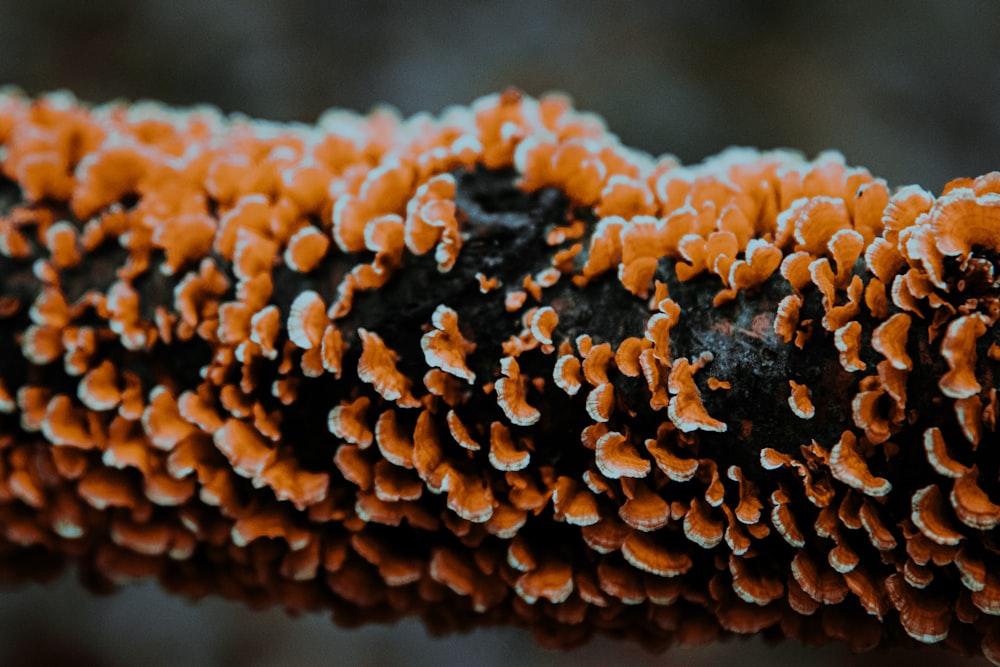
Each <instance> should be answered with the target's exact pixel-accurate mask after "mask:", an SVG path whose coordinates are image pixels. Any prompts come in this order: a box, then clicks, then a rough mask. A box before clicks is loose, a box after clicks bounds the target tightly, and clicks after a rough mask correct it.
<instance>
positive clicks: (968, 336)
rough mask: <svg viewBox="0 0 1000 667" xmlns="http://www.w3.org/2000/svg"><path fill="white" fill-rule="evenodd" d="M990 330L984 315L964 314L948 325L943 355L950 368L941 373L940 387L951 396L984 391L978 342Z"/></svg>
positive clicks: (943, 342)
mask: <svg viewBox="0 0 1000 667" xmlns="http://www.w3.org/2000/svg"><path fill="white" fill-rule="evenodd" d="M985 333H986V322H985V320H984V318H983V316H982V315H980V314H978V313H977V314H975V315H964V316H962V317H959V318H957V319H955V320H954V321H952V322H951V324H949V325H948V330H947V333H945V336H944V340H942V341H941V356H943V357H944V358H945V360H946V361H947V362H948V368H949V371H948V372H947V373H945V374H944V375H942V376H941V379H940V380H939V381H938V386H939V387H940V388H941V393H943V394H944V395H945V396H948V397H950V398H969V397H970V396H973V395H975V394H978V393H979V392H980V390H982V385H980V384H979V381H978V380H976V341H977V340H978V339H979V338H980V337H981V336H982V335H983V334H985Z"/></svg>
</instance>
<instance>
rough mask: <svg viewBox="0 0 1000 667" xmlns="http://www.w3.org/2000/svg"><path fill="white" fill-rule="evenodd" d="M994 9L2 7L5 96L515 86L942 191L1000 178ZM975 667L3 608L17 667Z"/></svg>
mask: <svg viewBox="0 0 1000 667" xmlns="http://www.w3.org/2000/svg"><path fill="white" fill-rule="evenodd" d="M998 35H1000V2H997V1H996V0H951V1H950V2H947V3H945V2H935V1H933V0H897V1H893V2H879V3H869V2H854V1H841V2H826V1H824V2H810V3H801V2H793V1H774V2H762V1H747V0H719V1H717V2H712V3H708V2H702V3H697V2H683V3H681V2H616V3H611V2H588V1H584V0H563V1H557V2H540V1H535V2H527V1H520V0H507V1H505V2H487V1H472V0H465V1H457V0H439V1H437V2H423V1H416V0H411V1H408V2H405V1H400V2H385V1H371V2H361V1H353V2H339V1H334V2H321V1H311V2H310V1H307V0H290V1H286V2H279V1H277V0H274V1H268V0H247V1H244V2H240V3H238V4H237V3H231V2H226V1H224V0H173V1H171V2H158V1H156V0H105V1H103V2H80V1H79V0H23V1H19V0H0V84H13V85H16V86H19V87H20V88H22V89H23V90H25V91H26V92H27V93H29V94H32V95H37V94H39V93H42V92H45V91H49V90H54V89H60V88H65V89H69V90H71V91H73V92H74V93H75V94H76V95H77V96H78V97H79V98H81V99H82V100H85V101H88V102H94V103H99V102H106V101H109V100H112V99H116V98H123V99H127V100H138V99H143V98H151V99H157V100H161V101H163V102H166V103H168V104H171V105H191V104H199V103H209V104H213V105H216V106H218V107H220V108H221V109H222V110H224V111H226V112H236V111H238V112H242V113H245V114H248V115H251V116H255V117H262V118H269V119H274V120H286V121H287V120H298V121H305V122H311V121H313V120H315V119H316V117H317V116H318V115H319V114H320V113H321V112H322V111H323V110H324V109H327V108H329V107H346V108H350V109H355V110H358V111H365V110H367V109H369V108H370V107H371V106H372V105H374V104H377V103H390V104H392V105H395V106H396V107H398V108H399V109H400V110H401V111H402V112H403V113H404V114H412V113H414V112H417V111H431V112H435V113H437V112H439V111H441V110H442V109H443V108H444V107H446V106H448V105H450V104H467V103H469V102H470V101H472V100H473V99H475V98H476V97H478V96H480V95H483V94H486V93H490V92H495V91H498V90H501V89H503V88H504V87H506V86H508V85H517V86H520V87H521V88H523V89H524V90H526V91H527V92H528V93H530V94H533V95H538V94H540V93H542V92H545V91H548V90H562V91H565V92H567V93H569V94H570V95H571V96H572V97H573V98H574V100H575V101H576V104H577V106H578V107H579V108H581V109H587V110H591V111H595V112H597V113H598V114H600V115H602V116H603V117H604V118H605V119H606V120H607V122H608V125H609V127H610V128H611V130H612V131H613V132H615V133H617V134H618V135H619V136H620V137H621V138H622V140H623V141H624V142H625V143H626V144H629V145H632V146H636V147H639V148H642V149H644V150H646V151H648V152H650V153H653V154H660V153H673V154H675V155H677V156H678V157H679V158H681V159H682V160H683V161H684V162H686V163H690V162H697V161H700V160H701V159H703V158H705V157H706V156H709V155H712V154H714V153H717V152H719V151H720V150H722V149H723V148H725V147H726V146H729V145H733V144H737V145H750V146H758V147H760V148H774V147H790V148H796V149H799V150H801V151H803V152H804V153H806V154H807V155H809V156H813V155H815V154H816V153H818V152H819V151H821V150H824V149H828V148H835V149H838V150H840V151H842V152H843V153H844V154H845V156H846V157H847V160H848V162H849V163H851V164H855V165H862V166H865V167H867V168H869V169H870V170H871V171H872V173H874V174H875V175H876V176H881V177H884V178H886V179H887V180H888V182H889V183H890V185H904V184H909V183H917V184H920V185H922V186H924V187H925V188H929V189H931V190H934V191H939V190H940V189H941V187H942V186H943V185H944V184H945V183H946V182H947V181H948V180H950V179H952V178H955V177H959V176H974V175H978V174H981V173H984V172H987V171H991V170H994V169H997V168H1000V111H998V110H1000V39H998ZM733 659H738V660H739V661H740V663H741V664H742V665H755V664H762V665H763V664H787V663H790V662H792V661H799V662H804V663H806V664H809V665H841V664H847V663H851V664H854V665H868V664H870V665H875V664H881V663H883V662H884V661H886V660H892V659H903V660H906V661H907V662H908V663H909V665H910V667H918V666H920V665H945V664H956V665H978V664H984V663H982V661H971V660H964V659H958V658H952V657H950V656H948V655H947V654H945V653H942V652H940V651H937V650H933V649H925V650H921V651H917V652H913V651H909V652H893V653H890V654H885V653H882V654H877V655H873V656H872V655H870V656H864V657H862V658H860V659H859V658H855V657H853V656H851V655H850V654H849V653H848V652H847V651H846V650H844V649H842V648H839V647H836V646H831V647H825V648H823V649H805V648H802V647H799V646H796V645H791V644H789V645H782V646H779V647H770V646H765V645H764V644H763V643H762V642H761V641H758V640H751V641H749V642H740V643H729V644H722V645H718V646H712V647H703V648H698V649H685V650H674V651H671V652H669V653H667V654H664V655H660V656H653V655H649V654H646V653H644V652H643V651H641V650H640V649H638V648H636V647H633V646H628V645H620V644H615V643H613V642H609V641H597V642H595V643H593V644H592V645H590V646H588V647H586V648H584V649H583V650H579V651H576V652H573V653H568V654H565V653H552V652H547V651H543V650H542V649H539V648H537V647H535V646H534V644H533V643H532V642H531V639H530V637H529V636H528V635H527V634H525V633H523V632H520V631H513V630H482V631H478V632H475V633H473V634H471V635H466V636H460V637H451V638H445V639H434V638H430V637H428V636H427V634H426V633H425V632H424V630H423V628H422V626H420V625H419V624H417V623H413V622H411V623H403V624H400V625H397V626H392V627H370V628H365V629H361V630H342V629H339V628H336V627H334V626H333V625H332V624H331V622H330V621H329V619H328V618H326V617H323V616H312V617H305V618H298V619H294V618H290V617H288V616H286V615H285V614H283V613H282V612H280V611H277V610H272V611H270V612H263V613H259V612H251V611H249V610H247V609H245V608H243V607H242V606H240V605H238V604H236V603H230V602H224V601H220V600H214V601H203V602H200V603H197V604H192V603H189V602H187V601H184V600H179V599H173V598H169V597H167V596H165V595H163V594H161V593H160V592H159V591H158V589H157V588H156V587H155V586H152V585H140V586H136V587H133V588H130V589H128V590H126V591H124V592H122V593H120V594H118V595H115V596H111V597H106V598H98V597H92V596H90V595H88V594H86V593H84V592H83V591H82V590H81V589H80V588H79V587H78V586H77V585H76V584H75V583H74V581H73V580H72V578H71V577H66V578H64V579H63V580H62V581H60V582H58V583H56V584H54V585H50V586H47V587H39V586H29V587H24V588H21V589H17V590H13V591H3V592H0V664H3V665H49V664H69V663H72V664H76V665H192V666H193V665H326V664H334V663H336V664H347V665H396V664H425V663H437V664H442V665H450V664H468V663H477V664H478V665H479V666H480V667H490V666H492V665H508V664H524V665H529V664H554V665H569V664H573V665H585V664H658V665H672V666H686V665H692V666H693V665H718V664H722V663H723V662H724V661H727V660H733Z"/></svg>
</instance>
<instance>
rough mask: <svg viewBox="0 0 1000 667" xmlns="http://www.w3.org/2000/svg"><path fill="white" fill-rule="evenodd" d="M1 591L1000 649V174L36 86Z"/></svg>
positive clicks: (9, 270)
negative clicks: (62, 585)
mask: <svg viewBox="0 0 1000 667" xmlns="http://www.w3.org/2000/svg"><path fill="white" fill-rule="evenodd" d="M0 145H2V147H3V153H2V156H3V162H2V174H3V177H2V180H0V349H2V350H3V351H4V352H3V353H2V354H0V574H2V577H3V579H4V580H5V581H9V582H16V581H21V580H25V579H30V578H45V577H49V576H53V575H54V574H55V573H56V572H58V571H59V570H60V569H61V568H62V567H63V566H65V565H67V564H74V565H76V566H78V567H79V569H80V571H81V573H82V575H83V577H84V579H85V580H86V581H87V582H88V584H90V585H91V586H93V587H95V588H97V589H101V590H103V589H109V588H112V587H114V586H115V585H116V584H118V583H121V582H124V581H127V580H130V579H133V578H145V577H155V578H158V579H160V580H161V581H162V582H163V584H164V585H165V586H167V587H168V588H170V589H171V590H177V591H179V592H181V593H183V594H187V595H193V596H201V595H208V594H219V595H226V596H232V597H240V598H244V599H246V600H248V601H249V602H250V603H252V604H261V605H268V604H280V605H284V606H286V607H288V608H290V609H295V610H331V611H332V612H333V614H334V618H335V619H336V620H337V621H338V622H341V623H345V624H359V623H364V622H369V621H391V620H393V619H398V618H402V617H405V616H420V617H422V618H423V619H425V621H426V622H427V624H428V626H429V627H430V628H432V629H433V630H434V631H438V632H447V631H454V630H462V629H468V628H472V627H475V626H477V625H484V624H512V625H519V626H524V627H529V628H531V629H532V630H533V631H534V632H535V634H536V635H537V636H538V638H539V639H540V640H541V641H545V642H546V643H549V644H553V645H558V646H572V645H575V644H577V643H580V642H582V641H585V640H586V639H588V638H589V637H591V636H592V635H594V634H595V633H607V634H611V635H614V636H622V637H629V638H633V639H637V640H639V641H642V642H644V643H646V644H648V645H650V646H652V647H665V646H670V645H672V644H675V643H698V642H706V641H712V640H714V639H716V638H719V637H721V636H724V635H726V634H732V633H738V634H749V633H764V634H766V635H767V636H769V637H774V638H780V637H794V638H799V639H801V640H803V641H807V642H810V643H824V642H827V641H831V640H836V641H843V642H846V643H847V644H849V645H850V646H851V647H852V648H853V649H855V650H859V651H860V650H868V649H871V648H874V647H877V646H886V645H899V644H910V645H916V644H918V643H945V644H946V645H948V646H949V647H951V648H953V649H954V650H955V651H957V652H960V653H966V654H980V653H982V654H985V655H986V656H987V657H989V658H990V659H991V660H997V651H998V650H1000V644H998V642H1000V635H998V628H1000V624H998V622H997V621H996V620H995V617H996V616H997V615H1000V579H998V578H997V577H996V575H995V574H994V572H995V571H996V570H997V567H996V566H997V564H998V557H1000V556H998V555H1000V545H997V543H996V541H995V539H994V537H993V529H994V528H995V527H996V526H997V525H998V524H1000V505H997V504H994V502H993V500H992V499H993V498H995V497H997V496H998V495H1000V488H998V486H1000V457H998V454H997V451H998V450H997V448H996V446H995V427H996V415H997V398H996V390H995V388H994V379H993V373H994V370H995V364H996V363H997V361H998V360H1000V345H998V342H997V328H996V327H995V324H996V321H997V319H998V317H1000V300H998V296H1000V292H998V289H997V280H996V277H995V276H996V260H997V253H998V252H1000V242H998V241H997V239H1000V175H998V174H989V175H986V176H982V177H980V178H977V179H960V180H957V181H954V182H952V183H951V184H949V185H948V187H947V188H946V189H945V192H944V193H942V194H941V195H940V196H938V197H935V196H933V195H931V194H930V193H927V192H925V191H923V190H921V189H920V188H916V187H909V188H902V189H900V190H897V191H890V190H889V188H888V187H887V186H886V184H885V183H884V182H882V181H880V180H878V179H875V178H873V177H872V176H871V175H870V174H869V173H868V172H867V171H865V170H863V169H852V168H848V167H846V166H845V165H844V164H843V161H842V159H841V158H839V156H836V155H830V154H827V155H823V156H820V157H819V158H817V159H816V160H815V161H806V160H803V159H802V158H801V157H799V156H796V155H792V154H787V153H757V152H751V151H733V152H729V153H726V154H723V155H721V156H719V157H717V158H713V159H712V160H709V161H707V162H705V163H704V164H702V165H696V166H693V167H682V166H679V165H677V164H676V163H675V162H674V161H673V160H672V159H670V158H662V159H660V160H653V159H652V158H650V157H649V156H646V155H643V154H641V153H638V152H636V151H633V150H630V149H627V148H625V147H622V146H621V145H620V144H619V143H618V142H617V140H616V139H615V138H614V136H613V135H610V134H608V133H607V132H606V130H605V129H604V128H603V126H602V125H601V124H600V123H599V122H598V121H597V120H595V119H594V117H592V116H589V115H586V114H578V113H576V112H575V111H573V110H572V108H570V107H569V105H568V103H567V102H566V100H565V99H563V98H561V97H558V96H553V97H548V98H544V99H542V100H532V99H530V98H526V97H522V96H521V95H519V94H518V93H516V92H513V91H508V92H506V93H504V94H502V95H498V96H491V97H489V98H484V99H483V100H479V101H477V102H476V103H475V104H474V105H473V106H472V107H470V108H468V109H458V110H455V111H453V112H452V113H451V114H450V115H448V116H447V117H445V118H442V119H438V120H428V119H426V118H415V119H412V120H410V121H402V120H400V119H399V118H396V117H395V116H393V115H391V114H388V113H386V112H377V113H375V114H373V115H372V116H369V117H360V116H353V115H347V114H343V113H334V114H330V115H329V116H327V117H324V118H323V119H321V121H320V122H319V123H318V124H317V126H316V127H310V128H307V127H300V126H279V125H274V124H267V123H257V122H252V121H245V120H239V121H230V120H226V119H223V118H221V117H219V116H217V115H215V114H212V113H210V112H205V111H198V112H185V113H178V112H173V111H169V110H164V109H159V108H155V107H133V108H128V107H108V108H101V109H94V110H91V109H87V108H84V107H82V106H80V105H77V104H76V103H75V102H74V101H72V100H68V99H66V98H63V97H52V98H46V99H42V100H37V101H31V100H27V99H23V98H20V97H17V96H13V95H6V96H2V97H0Z"/></svg>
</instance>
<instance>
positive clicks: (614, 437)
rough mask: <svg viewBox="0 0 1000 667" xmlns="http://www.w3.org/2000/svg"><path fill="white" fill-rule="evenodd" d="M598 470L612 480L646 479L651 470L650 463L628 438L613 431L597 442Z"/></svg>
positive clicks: (596, 457)
mask: <svg viewBox="0 0 1000 667" xmlns="http://www.w3.org/2000/svg"><path fill="white" fill-rule="evenodd" d="M594 460H595V463H597V469H598V470H600V471H601V474H603V475H605V476H606V477H609V478H611V479H619V478H621V477H645V476H646V475H648V474H649V471H650V469H651V466H650V463H649V461H647V460H645V459H644V458H642V457H641V456H640V455H639V452H638V451H636V449H635V447H634V446H633V445H632V443H631V442H629V440H628V438H627V437H626V436H624V435H622V434H621V433H617V432H615V431H611V432H610V433H606V434H605V435H603V436H602V437H601V439H600V440H598V441H597V449H596V456H595V459H594Z"/></svg>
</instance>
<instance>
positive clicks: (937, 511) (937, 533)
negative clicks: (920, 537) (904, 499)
mask: <svg viewBox="0 0 1000 667" xmlns="http://www.w3.org/2000/svg"><path fill="white" fill-rule="evenodd" d="M948 514H949V512H948V509H947V505H945V502H944V496H943V495H942V493H941V489H940V488H938V486H937V485H936V484H931V485H930V486H925V487H924V488H922V489H920V490H919V491H917V492H916V493H914V494H913V502H912V512H911V513H910V518H911V519H912V520H913V524H914V525H915V526H916V527H917V528H919V529H920V532H921V533H923V534H924V535H925V536H926V537H927V538H928V539H930V540H932V541H934V542H936V543H937V544H945V545H955V544H958V543H959V542H961V541H962V538H963V535H962V533H960V532H958V531H957V530H956V529H955V528H953V527H952V526H951V520H950V518H949V516H948Z"/></svg>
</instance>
